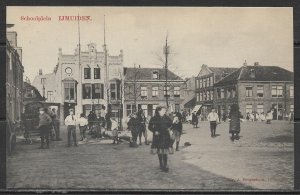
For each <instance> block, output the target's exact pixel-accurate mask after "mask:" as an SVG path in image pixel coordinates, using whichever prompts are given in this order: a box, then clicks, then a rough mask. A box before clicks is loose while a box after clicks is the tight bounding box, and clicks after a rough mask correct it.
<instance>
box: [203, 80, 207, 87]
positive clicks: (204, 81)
mask: <svg viewBox="0 0 300 195" xmlns="http://www.w3.org/2000/svg"><path fill="white" fill-rule="evenodd" d="M203 87H206V79H203Z"/></svg>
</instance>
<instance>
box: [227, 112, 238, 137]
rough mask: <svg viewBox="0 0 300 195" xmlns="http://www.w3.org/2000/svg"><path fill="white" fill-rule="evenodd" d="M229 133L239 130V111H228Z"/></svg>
mask: <svg viewBox="0 0 300 195" xmlns="http://www.w3.org/2000/svg"><path fill="white" fill-rule="evenodd" d="M229 118H230V123H229V133H239V132H240V131H241V121H240V119H241V113H240V112H239V111H238V110H237V111H231V112H230V113H229Z"/></svg>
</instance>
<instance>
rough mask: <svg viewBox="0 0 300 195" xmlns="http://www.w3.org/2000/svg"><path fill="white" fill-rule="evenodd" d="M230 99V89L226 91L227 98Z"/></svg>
mask: <svg viewBox="0 0 300 195" xmlns="http://www.w3.org/2000/svg"><path fill="white" fill-rule="evenodd" d="M230 97H231V89H227V98H230Z"/></svg>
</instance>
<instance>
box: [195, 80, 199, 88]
mask: <svg viewBox="0 0 300 195" xmlns="http://www.w3.org/2000/svg"><path fill="white" fill-rule="evenodd" d="M198 88H199V80H196V89H198Z"/></svg>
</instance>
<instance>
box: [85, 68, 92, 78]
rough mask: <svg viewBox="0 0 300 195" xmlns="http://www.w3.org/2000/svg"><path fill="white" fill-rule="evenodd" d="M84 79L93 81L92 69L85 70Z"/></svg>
mask: <svg viewBox="0 0 300 195" xmlns="http://www.w3.org/2000/svg"><path fill="white" fill-rule="evenodd" d="M84 79H91V69H90V68H84Z"/></svg>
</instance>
